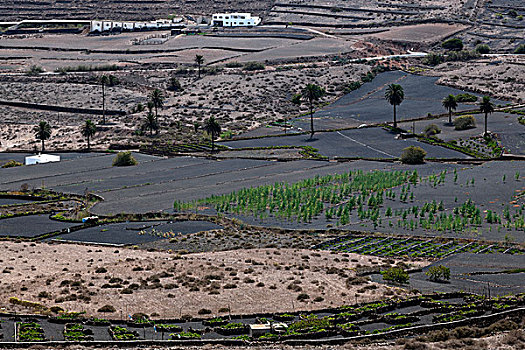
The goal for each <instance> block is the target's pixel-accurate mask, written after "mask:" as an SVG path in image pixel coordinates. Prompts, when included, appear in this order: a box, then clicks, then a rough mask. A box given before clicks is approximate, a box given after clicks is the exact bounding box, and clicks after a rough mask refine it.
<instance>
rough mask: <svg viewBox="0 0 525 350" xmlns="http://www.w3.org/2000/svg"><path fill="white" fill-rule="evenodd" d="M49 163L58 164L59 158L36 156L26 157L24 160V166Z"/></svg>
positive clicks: (48, 155) (44, 155)
mask: <svg viewBox="0 0 525 350" xmlns="http://www.w3.org/2000/svg"><path fill="white" fill-rule="evenodd" d="M51 162H60V156H54V155H52V154H37V155H36V156H27V157H26V158H25V163H26V165H33V164H43V163H51Z"/></svg>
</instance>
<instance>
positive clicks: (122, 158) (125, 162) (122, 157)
mask: <svg viewBox="0 0 525 350" xmlns="http://www.w3.org/2000/svg"><path fill="white" fill-rule="evenodd" d="M137 164H138V162H137V160H136V159H135V158H134V157H133V155H132V154H131V152H129V151H127V152H119V153H118V154H117V156H116V157H115V159H114V160H113V166H131V165H137Z"/></svg>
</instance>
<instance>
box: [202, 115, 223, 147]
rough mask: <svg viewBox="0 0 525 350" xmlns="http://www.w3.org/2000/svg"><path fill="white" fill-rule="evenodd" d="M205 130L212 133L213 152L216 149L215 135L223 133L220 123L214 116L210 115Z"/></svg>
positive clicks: (205, 123)
mask: <svg viewBox="0 0 525 350" xmlns="http://www.w3.org/2000/svg"><path fill="white" fill-rule="evenodd" d="M204 130H205V131H206V132H207V133H208V134H210V137H211V151H212V152H213V151H214V150H215V137H216V136H217V135H220V134H221V126H220V125H219V123H218V122H217V121H216V120H215V118H214V117H209V118H208V119H207V120H206V121H205V122H204Z"/></svg>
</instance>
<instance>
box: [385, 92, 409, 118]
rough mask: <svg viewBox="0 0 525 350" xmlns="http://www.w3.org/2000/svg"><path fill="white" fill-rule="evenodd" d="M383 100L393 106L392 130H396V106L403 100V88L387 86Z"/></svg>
mask: <svg viewBox="0 0 525 350" xmlns="http://www.w3.org/2000/svg"><path fill="white" fill-rule="evenodd" d="M385 99H386V100H387V101H388V103H390V104H391V105H392V106H394V128H397V118H396V106H399V105H400V104H401V102H403V100H404V99H405V92H404V91H403V87H402V86H401V85H399V84H390V85H388V87H387V88H386V92H385Z"/></svg>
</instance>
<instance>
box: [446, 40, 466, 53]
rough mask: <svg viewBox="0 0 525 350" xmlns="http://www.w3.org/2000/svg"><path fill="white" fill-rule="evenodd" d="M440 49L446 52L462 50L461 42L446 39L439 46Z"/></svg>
mask: <svg viewBox="0 0 525 350" xmlns="http://www.w3.org/2000/svg"><path fill="white" fill-rule="evenodd" d="M441 47H443V48H444V49H446V50H457V51H459V50H463V41H461V39H459V38H452V39H448V40H445V41H444V42H443V43H442V44H441Z"/></svg>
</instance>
